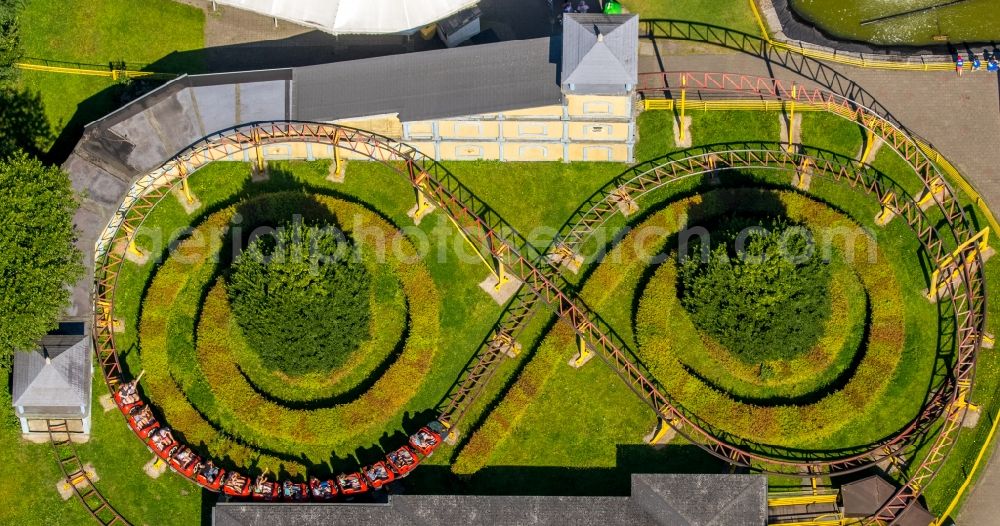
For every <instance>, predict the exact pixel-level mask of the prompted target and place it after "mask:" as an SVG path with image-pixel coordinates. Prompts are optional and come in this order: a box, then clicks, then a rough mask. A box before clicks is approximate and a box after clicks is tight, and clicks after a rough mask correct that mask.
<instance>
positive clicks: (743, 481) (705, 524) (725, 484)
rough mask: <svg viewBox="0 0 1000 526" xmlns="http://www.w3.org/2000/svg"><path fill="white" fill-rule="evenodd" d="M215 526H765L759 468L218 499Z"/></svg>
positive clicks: (764, 498) (763, 484)
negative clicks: (561, 484) (320, 499)
mask: <svg viewBox="0 0 1000 526" xmlns="http://www.w3.org/2000/svg"><path fill="white" fill-rule="evenodd" d="M212 523H213V524H214V525H215V526H235V525H241V526H256V525H269V526H282V525H286V524H287V525H290V526H291V525H295V526H306V525H310V524H379V525H421V526H423V525H428V526H430V525H433V526H439V525H441V524H463V525H476V524H483V525H495V524H503V525H543V524H545V525H547V524H573V525H582V526H587V525H594V526H607V525H609V524H659V525H665V526H667V525H669V526H763V525H764V524H766V523H767V478H766V477H764V476H761V475H632V494H631V496H629V497H524V496H509V497H508V496H468V495H393V496H390V497H389V502H388V503H385V504H296V505H287V504H264V503H261V504H256V503H219V504H218V505H216V507H215V508H214V509H213V510H212Z"/></svg>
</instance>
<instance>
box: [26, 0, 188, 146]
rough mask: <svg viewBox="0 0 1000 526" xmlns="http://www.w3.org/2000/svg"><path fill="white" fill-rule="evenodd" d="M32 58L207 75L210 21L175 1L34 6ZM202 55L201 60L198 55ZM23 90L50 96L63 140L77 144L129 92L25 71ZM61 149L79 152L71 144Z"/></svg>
mask: <svg viewBox="0 0 1000 526" xmlns="http://www.w3.org/2000/svg"><path fill="white" fill-rule="evenodd" d="M21 21H22V23H21V38H22V46H23V50H24V55H25V57H29V58H38V59H47V60H53V61H62V62H79V63H83V64H97V65H102V66H107V64H108V63H109V62H112V61H125V62H126V63H128V64H130V65H141V64H150V69H151V70H154V71H157V72H163V73H199V72H201V71H202V70H203V69H204V66H203V63H202V60H201V58H200V55H199V54H198V53H196V52H195V51H197V50H200V49H201V48H203V47H204V41H205V39H204V14H203V12H202V11H201V10H200V9H197V8H194V7H191V6H187V5H184V4H181V3H179V2H173V1H171V0H146V1H143V2H142V3H141V4H140V3H136V2H134V1H130V0H93V1H87V0H26V1H25V6H24V9H23V11H22V13H21ZM192 52H194V53H192ZM21 85H22V86H23V87H25V88H28V89H30V90H32V91H37V92H40V93H41V94H42V100H43V102H44V103H45V111H46V114H47V115H48V118H49V122H51V123H52V126H53V129H54V131H55V133H56V135H57V136H58V135H61V134H62V133H63V131H64V130H67V131H68V132H69V133H70V135H71V136H72V137H74V139H73V140H74V141H75V136H76V134H77V133H79V130H80V129H81V128H82V127H83V125H85V124H87V123H88V122H91V121H93V120H95V119H98V118H100V117H102V116H104V115H106V114H107V113H109V112H110V111H111V110H113V109H115V108H117V107H118V106H120V105H121V103H122V102H123V100H122V96H123V95H125V94H127V93H128V90H127V89H126V88H125V87H124V86H121V85H117V84H115V82H114V81H112V80H111V79H109V78H101V77H89V76H78V75H66V74H59V73H48V72H35V71H22V72H21ZM58 147H59V148H62V149H65V148H67V147H68V148H72V144H68V145H67V144H65V139H64V141H63V142H62V143H60V144H58Z"/></svg>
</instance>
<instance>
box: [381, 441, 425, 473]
mask: <svg viewBox="0 0 1000 526" xmlns="http://www.w3.org/2000/svg"><path fill="white" fill-rule="evenodd" d="M385 458H386V460H388V461H389V465H390V466H391V467H392V469H394V470H395V471H396V473H399V476H400V477H405V476H406V475H407V474H409V473H410V472H411V471H413V468H415V467H417V464H419V463H420V461H419V460H418V459H417V456H416V455H415V454H413V452H412V451H410V448H408V447H406V446H403V447H401V448H399V449H397V450H395V451H392V452H390V453H389V454H388V455H386V456H385Z"/></svg>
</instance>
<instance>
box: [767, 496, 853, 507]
mask: <svg viewBox="0 0 1000 526" xmlns="http://www.w3.org/2000/svg"><path fill="white" fill-rule="evenodd" d="M836 502H837V494H836V493H829V494H826V495H794V496H791V497H779V496H769V497H768V498H767V507H769V508H780V507H783V506H808V505H810V504H835V503H836Z"/></svg>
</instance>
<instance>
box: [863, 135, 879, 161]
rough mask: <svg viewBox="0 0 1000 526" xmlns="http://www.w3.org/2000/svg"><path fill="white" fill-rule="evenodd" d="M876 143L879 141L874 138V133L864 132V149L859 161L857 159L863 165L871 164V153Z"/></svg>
mask: <svg viewBox="0 0 1000 526" xmlns="http://www.w3.org/2000/svg"><path fill="white" fill-rule="evenodd" d="M877 141H879V139H878V138H877V137H876V136H875V132H873V131H871V130H866V133H865V148H864V150H862V152H861V159H859V160H860V161H861V162H862V163H865V164H869V163H871V161H872V159H871V157H872V152H874V151H875V143H876V142H877Z"/></svg>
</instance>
